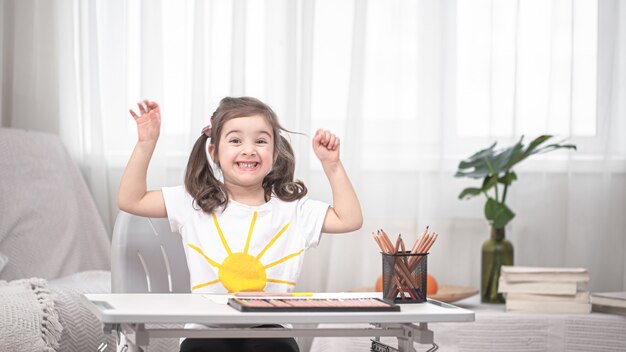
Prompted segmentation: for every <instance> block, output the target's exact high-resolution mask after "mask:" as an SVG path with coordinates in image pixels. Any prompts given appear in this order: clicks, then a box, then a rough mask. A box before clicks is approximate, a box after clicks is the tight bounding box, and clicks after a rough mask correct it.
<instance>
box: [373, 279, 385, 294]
mask: <svg viewBox="0 0 626 352" xmlns="http://www.w3.org/2000/svg"><path fill="white" fill-rule="evenodd" d="M374 291H376V292H383V276H382V275H380V276H379V277H378V279H377V280H376V285H374Z"/></svg>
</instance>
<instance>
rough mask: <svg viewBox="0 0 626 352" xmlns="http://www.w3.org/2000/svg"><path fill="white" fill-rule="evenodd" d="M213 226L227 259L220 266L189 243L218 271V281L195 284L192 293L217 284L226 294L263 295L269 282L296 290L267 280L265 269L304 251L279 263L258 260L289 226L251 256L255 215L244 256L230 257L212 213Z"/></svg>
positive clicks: (290, 282)
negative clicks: (258, 293) (245, 292)
mask: <svg viewBox="0 0 626 352" xmlns="http://www.w3.org/2000/svg"><path fill="white" fill-rule="evenodd" d="M212 216H213V223H214V224H215V228H216V229H217V233H218V234H219V235H220V240H221V241H222V245H223V246H224V250H225V251H226V253H227V254H228V255H227V256H226V259H224V261H223V262H222V263H221V264H220V263H218V262H216V261H215V260H213V259H211V258H209V257H208V256H207V255H206V254H204V252H202V249H200V248H199V247H198V246H196V245H193V244H191V243H189V244H187V245H188V246H189V247H191V248H192V249H193V250H195V251H196V252H198V253H199V254H200V255H201V256H202V257H203V258H204V259H205V260H206V261H207V262H208V263H209V264H210V265H211V266H213V267H216V268H218V275H217V276H218V278H217V280H212V281H207V282H203V283H200V284H197V285H195V286H193V287H191V290H192V291H193V290H197V289H199V288H202V287H205V286H209V285H214V284H217V283H218V282H221V283H222V285H223V286H224V287H225V288H226V289H227V290H228V292H241V291H263V290H264V289H265V285H266V284H267V283H268V282H272V283H277V284H285V285H290V286H295V285H296V283H295V282H292V281H284V280H279V279H273V278H268V277H267V273H266V269H268V268H271V267H273V266H275V265H278V264H280V263H283V262H285V261H287V260H289V259H292V258H295V257H297V256H299V255H300V254H302V252H304V249H301V250H299V251H297V252H295V253H291V254H289V255H286V256H284V257H282V258H281V259H279V260H277V261H275V262H272V263H269V264H266V265H264V264H263V263H261V258H262V257H263V255H264V254H265V252H267V250H268V249H270V247H272V245H274V243H275V242H276V241H277V240H278V239H279V238H280V236H282V234H283V233H285V231H287V229H288V228H289V225H290V224H291V223H288V224H287V225H285V226H283V227H282V228H281V229H280V231H278V233H277V234H276V235H274V237H273V238H272V239H271V240H270V241H269V243H268V244H267V245H266V246H265V248H263V250H262V251H261V252H260V253H259V254H257V255H256V256H253V255H251V254H249V253H248V249H249V248H250V240H251V239H252V233H253V232H254V225H255V223H256V218H257V212H256V211H255V212H254V214H253V215H252V221H251V222H250V230H248V237H247V239H246V244H245V247H244V249H243V252H237V253H233V252H232V250H231V249H230V246H228V242H227V241H226V238H225V237H224V233H223V232H222V229H221V227H220V224H219V222H218V221H217V217H216V216H215V213H213V214H212Z"/></svg>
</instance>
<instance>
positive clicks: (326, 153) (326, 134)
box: [313, 129, 339, 163]
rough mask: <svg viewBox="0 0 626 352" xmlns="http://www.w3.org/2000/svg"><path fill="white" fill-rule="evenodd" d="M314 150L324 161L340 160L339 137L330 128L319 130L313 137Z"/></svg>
mask: <svg viewBox="0 0 626 352" xmlns="http://www.w3.org/2000/svg"><path fill="white" fill-rule="evenodd" d="M313 151H314V152H315V155H316V156H317V158H318V159H320V161H321V162H322V163H333V162H338V161H339V137H337V136H335V135H334V134H333V133H331V132H330V131H328V130H322V129H319V130H317V132H315V136H314V137H313Z"/></svg>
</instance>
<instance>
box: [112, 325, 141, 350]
mask: <svg viewBox="0 0 626 352" xmlns="http://www.w3.org/2000/svg"><path fill="white" fill-rule="evenodd" d="M114 330H115V342H116V348H115V352H143V349H141V347H139V346H137V345H135V343H134V342H133V341H132V339H129V338H128V337H127V336H126V332H124V331H123V330H124V329H123V328H122V326H121V325H117V326H116V327H115V328H114Z"/></svg>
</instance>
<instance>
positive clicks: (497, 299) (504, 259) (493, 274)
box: [480, 226, 513, 303]
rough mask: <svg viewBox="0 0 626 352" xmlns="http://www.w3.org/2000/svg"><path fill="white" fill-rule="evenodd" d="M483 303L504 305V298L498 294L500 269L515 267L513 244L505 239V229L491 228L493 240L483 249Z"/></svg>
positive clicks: (484, 244)
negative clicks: (507, 266)
mask: <svg viewBox="0 0 626 352" xmlns="http://www.w3.org/2000/svg"><path fill="white" fill-rule="evenodd" d="M481 262H482V267H481V273H482V275H481V287H480V288H481V290H480V295H481V301H482V302H483V303H504V296H503V295H502V294H501V293H498V280H499V279H500V267H501V266H502V265H513V244H512V243H511V242H510V241H509V240H507V239H506V238H505V229H504V228H502V229H496V228H494V227H493V226H492V227H491V238H489V239H488V240H487V241H485V243H483V247H482V260H481Z"/></svg>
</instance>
